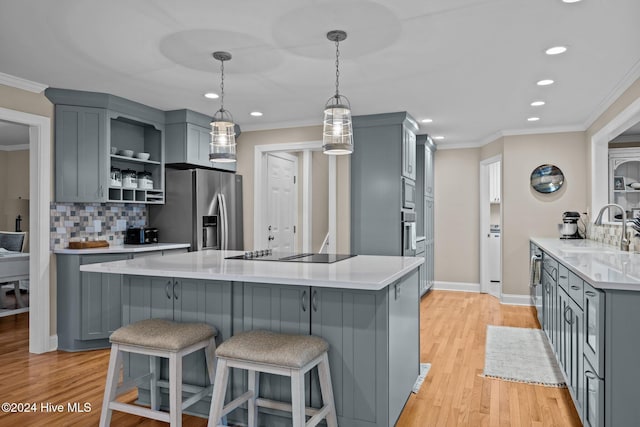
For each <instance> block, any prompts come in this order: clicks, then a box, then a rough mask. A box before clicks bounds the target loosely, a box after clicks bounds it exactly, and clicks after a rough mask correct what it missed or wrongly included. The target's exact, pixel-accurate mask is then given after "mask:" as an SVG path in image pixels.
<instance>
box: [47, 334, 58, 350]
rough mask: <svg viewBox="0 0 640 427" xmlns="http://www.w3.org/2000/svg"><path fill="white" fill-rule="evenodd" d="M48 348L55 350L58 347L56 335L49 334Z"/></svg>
mask: <svg viewBox="0 0 640 427" xmlns="http://www.w3.org/2000/svg"><path fill="white" fill-rule="evenodd" d="M49 348H50V349H51V350H55V349H57V348H58V335H57V334H56V335H51V336H50V337H49Z"/></svg>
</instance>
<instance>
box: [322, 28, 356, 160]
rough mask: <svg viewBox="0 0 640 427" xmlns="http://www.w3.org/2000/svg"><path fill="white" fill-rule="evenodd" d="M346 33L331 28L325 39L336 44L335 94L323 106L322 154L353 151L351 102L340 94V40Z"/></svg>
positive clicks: (345, 36)
mask: <svg viewBox="0 0 640 427" xmlns="http://www.w3.org/2000/svg"><path fill="white" fill-rule="evenodd" d="M346 38H347V33H345V32H344V31H341V30H333V31H329V32H328V33H327V39H329V40H331V41H332V42H335V44H336V94H335V95H333V96H332V97H331V98H329V100H328V101H327V104H326V105H325V107H324V125H323V130H322V151H323V152H324V154H332V155H336V154H351V153H352V152H353V128H352V124H351V104H350V103H349V100H348V99H347V98H346V97H345V96H342V95H340V92H339V89H338V88H339V78H340V48H339V45H340V42H341V41H343V40H345V39H346Z"/></svg>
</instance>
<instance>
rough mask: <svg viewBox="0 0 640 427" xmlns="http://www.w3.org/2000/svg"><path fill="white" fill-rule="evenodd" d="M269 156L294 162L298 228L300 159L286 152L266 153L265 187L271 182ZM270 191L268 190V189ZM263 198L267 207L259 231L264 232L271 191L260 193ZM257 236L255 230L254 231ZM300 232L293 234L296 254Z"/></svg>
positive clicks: (294, 200)
mask: <svg viewBox="0 0 640 427" xmlns="http://www.w3.org/2000/svg"><path fill="white" fill-rule="evenodd" d="M269 156H273V157H279V158H281V159H284V160H287V161H291V162H293V168H294V170H293V174H294V175H295V177H296V178H295V180H294V183H293V224H294V226H295V227H297V226H298V188H299V185H298V184H299V183H298V181H299V179H298V171H299V165H298V157H297V156H294V155H292V154H290V153H288V152H284V151H275V152H268V153H265V155H264V158H263V161H264V164H263V168H262V173H263V174H264V176H263V180H264V183H265V185H267V183H268V182H269V167H268V158H269ZM267 190H268V189H267ZM259 194H260V195H261V196H262V206H264V207H265V211H264V212H265V215H260V218H261V219H262V225H261V228H259V229H258V230H264V229H265V228H266V227H267V226H268V222H269V221H268V215H267V213H268V208H267V206H268V204H267V197H268V196H269V191H260V193H259ZM253 232H254V234H255V232H256V231H255V230H254V231H253ZM281 232H282V231H281ZM298 232H299V231H298V230H297V229H296V230H295V231H294V233H293V246H292V247H293V251H294V252H296V251H297V250H298ZM263 247H264V248H266V247H268V245H267V246H263Z"/></svg>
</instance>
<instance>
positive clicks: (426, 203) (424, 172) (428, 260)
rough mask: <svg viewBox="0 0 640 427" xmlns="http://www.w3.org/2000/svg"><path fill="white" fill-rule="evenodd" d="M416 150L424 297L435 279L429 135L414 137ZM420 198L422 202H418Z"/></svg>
mask: <svg viewBox="0 0 640 427" xmlns="http://www.w3.org/2000/svg"><path fill="white" fill-rule="evenodd" d="M416 141H417V148H416V153H417V156H418V161H417V167H418V173H417V175H416V188H418V190H419V191H421V192H420V197H419V200H418V202H419V203H420V206H421V207H422V209H420V210H418V209H416V211H417V213H418V217H419V218H421V219H422V220H423V221H424V226H423V233H424V234H423V235H424V236H425V251H424V258H425V264H424V272H425V276H426V278H425V284H424V286H421V290H420V295H424V294H425V293H426V292H427V291H428V290H429V289H431V288H432V287H433V282H434V278H435V273H434V266H435V262H434V256H435V252H434V242H435V223H434V217H435V212H434V208H435V204H434V199H433V196H434V165H433V162H434V152H435V149H436V147H435V144H434V143H433V141H432V140H431V138H430V137H429V135H418V136H417V137H416ZM420 198H421V199H422V201H421V202H420Z"/></svg>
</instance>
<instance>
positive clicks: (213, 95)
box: [204, 92, 220, 99]
mask: <svg viewBox="0 0 640 427" xmlns="http://www.w3.org/2000/svg"><path fill="white" fill-rule="evenodd" d="M204 97H205V98H209V99H218V98H220V95H218V94H217V93H213V92H207V93H205V94H204Z"/></svg>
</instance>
